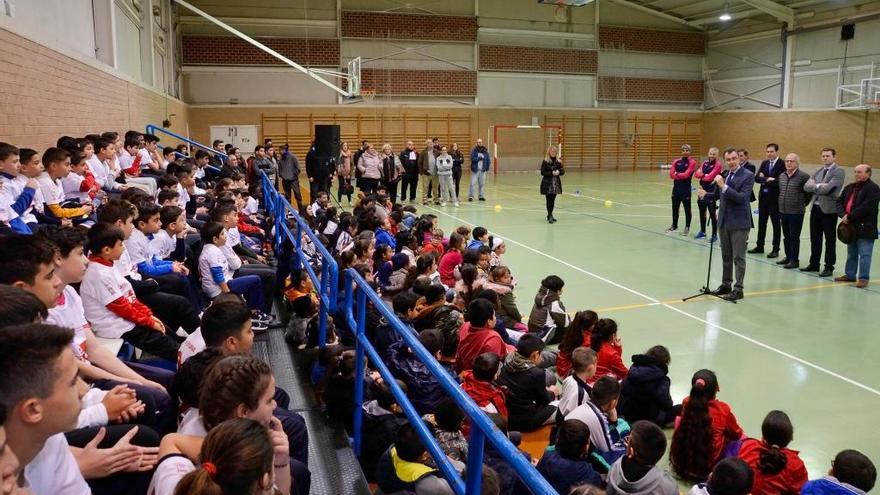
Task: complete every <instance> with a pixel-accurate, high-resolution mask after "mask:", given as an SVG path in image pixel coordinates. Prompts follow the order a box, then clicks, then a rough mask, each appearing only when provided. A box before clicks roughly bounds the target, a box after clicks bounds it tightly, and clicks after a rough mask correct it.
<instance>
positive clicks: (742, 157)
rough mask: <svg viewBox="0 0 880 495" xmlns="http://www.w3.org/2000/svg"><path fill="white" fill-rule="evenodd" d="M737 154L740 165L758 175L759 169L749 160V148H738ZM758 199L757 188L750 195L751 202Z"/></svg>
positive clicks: (753, 223)
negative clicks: (756, 195)
mask: <svg viewBox="0 0 880 495" xmlns="http://www.w3.org/2000/svg"><path fill="white" fill-rule="evenodd" d="M736 154H737V155H739V166H740V167H742V168H744V169H746V170H748V171H749V172H751V173H753V174H756V175H757V173H758V171H757V169H755V166H754V165H753V164H752V162H750V161H749V150H747V149H745V148H740V149H738V150H736ZM756 199H758V198H756V197H755V190H754V189H752V194H750V195H749V203H754V202H755V200H756ZM754 226H755V222H754V221H752V227H754Z"/></svg>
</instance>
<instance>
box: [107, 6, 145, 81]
mask: <svg viewBox="0 0 880 495" xmlns="http://www.w3.org/2000/svg"><path fill="white" fill-rule="evenodd" d="M113 17H114V19H115V21H116V39H115V42H116V68H117V69H118V70H120V71H122V72H123V73H125V74H128V75H129V76H131V77H132V78H134V79H135V80H136V81H141V82H143V81H144V70H143V69H144V68H143V59H144V57H143V50H142V49H141V38H142V31H143V29H144V22H143V20H144V11H143V3H142V1H141V0H115V1H114V2H113Z"/></svg>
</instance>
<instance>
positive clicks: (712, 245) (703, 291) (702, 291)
mask: <svg viewBox="0 0 880 495" xmlns="http://www.w3.org/2000/svg"><path fill="white" fill-rule="evenodd" d="M714 252H715V236H712V237H710V238H709V267H708V268H707V269H706V285H704V286H703V288H702V289H700V292H697V293H696V294H694V295H692V296H688V297H685V298H684V299H682V301H689V300H691V299H694V298H697V297H700V296H713V297H717V298H718V299H723V300H725V301H727V299H724V298H723V297H722V296H721V295H719V294H716V293H715V292H714V291H713V290H712V289H710V288H709V280H710V278H711V276H712V254H713V253H714ZM730 302H732V303H733V304H736V301H730Z"/></svg>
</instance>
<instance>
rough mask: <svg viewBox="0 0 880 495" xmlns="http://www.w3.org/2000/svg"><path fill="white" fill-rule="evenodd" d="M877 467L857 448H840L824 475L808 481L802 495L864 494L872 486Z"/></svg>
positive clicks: (875, 478) (875, 479) (875, 477)
mask: <svg viewBox="0 0 880 495" xmlns="http://www.w3.org/2000/svg"><path fill="white" fill-rule="evenodd" d="M876 481H877V469H876V468H875V467H874V463H872V462H871V459H868V457H867V456H865V455H864V454H862V453H861V452H859V451H857V450H842V451H840V452H839V453H838V454H837V455H836V456H834V460H833V461H831V470H830V471H828V474H827V475H826V476H823V477H822V478H819V479H816V480H810V481H808V482H807V483H806V484H805V485H804V487H803V488H802V489H801V493H802V494H803V495H827V494H831V495H864V494H865V493H868V492H870V491H871V490H872V489H873V488H874V483H875V482H876Z"/></svg>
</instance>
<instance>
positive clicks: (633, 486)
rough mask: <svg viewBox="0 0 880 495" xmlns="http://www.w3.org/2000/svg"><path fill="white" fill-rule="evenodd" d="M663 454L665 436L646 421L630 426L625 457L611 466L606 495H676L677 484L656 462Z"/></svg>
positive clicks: (655, 426) (656, 427)
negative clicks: (630, 431) (630, 430)
mask: <svg viewBox="0 0 880 495" xmlns="http://www.w3.org/2000/svg"><path fill="white" fill-rule="evenodd" d="M664 453H666V435H664V434H663V430H661V429H660V427H659V426H657V425H655V424H654V423H651V422H650V421H638V422H636V423H635V424H633V425H632V433H631V434H630V436H629V441H628V442H627V449H626V455H625V456H623V457H621V458H620V459H619V460H618V461H617V462H615V463H614V465H613V466H611V471H610V472H609V473H608V495H641V494H651V495H678V484H677V483H676V482H675V480H674V479H673V478H672V476H670V475H669V473H667V472H666V471H663V470H662V469H660V468H659V467H657V463H658V462H660V459H662V458H663V454H664Z"/></svg>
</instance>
